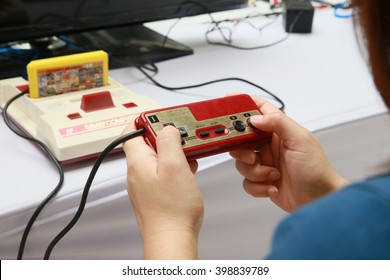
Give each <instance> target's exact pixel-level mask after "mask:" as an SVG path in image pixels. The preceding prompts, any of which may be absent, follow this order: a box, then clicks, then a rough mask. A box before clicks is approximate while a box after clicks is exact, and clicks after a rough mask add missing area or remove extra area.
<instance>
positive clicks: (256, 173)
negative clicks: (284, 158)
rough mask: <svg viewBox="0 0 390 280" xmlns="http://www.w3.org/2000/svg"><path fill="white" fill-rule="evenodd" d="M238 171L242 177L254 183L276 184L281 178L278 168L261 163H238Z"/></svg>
mask: <svg viewBox="0 0 390 280" xmlns="http://www.w3.org/2000/svg"><path fill="white" fill-rule="evenodd" d="M236 169H237V171H238V172H239V173H240V174H241V175H242V176H244V177H245V178H246V179H248V180H250V181H253V182H274V181H276V180H278V179H279V178H280V173H279V171H278V170H277V169H276V168H273V167H270V166H265V165H261V164H260V163H256V164H253V165H247V164H245V163H242V162H240V161H236Z"/></svg>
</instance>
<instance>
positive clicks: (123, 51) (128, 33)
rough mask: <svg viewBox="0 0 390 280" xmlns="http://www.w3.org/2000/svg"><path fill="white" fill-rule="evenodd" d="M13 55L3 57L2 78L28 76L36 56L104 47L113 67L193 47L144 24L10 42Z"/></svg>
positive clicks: (179, 53) (171, 55)
mask: <svg viewBox="0 0 390 280" xmlns="http://www.w3.org/2000/svg"><path fill="white" fill-rule="evenodd" d="M11 47H12V49H13V53H12V54H8V55H6V56H0V79H5V78H10V77H16V76H21V77H24V78H27V75H26V65H27V64H28V63H29V62H30V61H31V60H33V59H40V58H48V57H55V56H61V55H68V54H75V53H80V52H85V51H92V50H104V51H106V52H108V53H109V54H110V60H109V67H110V69H116V68H123V67H127V66H140V65H144V64H150V63H156V62H160V61H164V60H167V59H172V58H176V57H181V56H185V55H189V54H193V50H192V49H191V48H189V47H187V46H185V45H183V44H181V43H178V42H176V41H174V40H172V39H169V38H167V37H165V36H163V35H161V34H160V33H157V32H155V31H153V30H151V29H149V28H147V27H145V26H143V25H131V26H121V27H115V28H110V29H102V30H96V31H88V32H80V33H75V34H69V35H63V36H58V37H48V38H41V39H39V40H30V41H28V42H18V43H15V44H13V45H11Z"/></svg>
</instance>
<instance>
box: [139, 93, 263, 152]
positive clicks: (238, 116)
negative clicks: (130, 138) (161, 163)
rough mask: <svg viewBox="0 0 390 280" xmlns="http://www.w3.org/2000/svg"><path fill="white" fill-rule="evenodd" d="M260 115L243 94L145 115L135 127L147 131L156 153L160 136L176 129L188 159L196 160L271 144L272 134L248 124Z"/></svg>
mask: <svg viewBox="0 0 390 280" xmlns="http://www.w3.org/2000/svg"><path fill="white" fill-rule="evenodd" d="M259 114H261V112H260V111H259V108H258V106H257V105H256V103H255V102H254V101H253V99H252V98H251V97H250V96H249V95H246V94H240V95H233V96H227V97H223V98H217V99H212V100H206V101H201V102H195V103H189V104H185V105H180V106H174V107H167V108H161V109H156V110H152V111H147V112H143V113H141V115H140V116H139V117H138V118H137V119H136V120H135V125H136V127H137V128H138V129H140V128H142V127H144V128H145V129H146V133H145V135H144V139H145V141H146V143H147V144H148V145H149V146H151V147H152V148H153V149H154V150H156V137H157V133H158V132H159V131H160V130H162V129H163V128H164V126H167V125H173V126H175V127H176V128H177V129H178V130H179V131H180V134H181V137H182V146H183V150H184V153H185V155H186V157H187V159H189V160H193V159H198V158H202V157H206V156H211V155H214V154H219V153H223V152H227V151H231V150H234V149H238V148H251V149H256V148H257V147H258V146H260V145H262V144H263V143H265V142H268V141H270V139H271V133H269V132H265V131H261V130H258V129H256V128H253V127H251V126H250V124H249V123H248V119H249V118H250V117H251V116H253V115H259Z"/></svg>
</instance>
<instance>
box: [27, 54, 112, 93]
mask: <svg viewBox="0 0 390 280" xmlns="http://www.w3.org/2000/svg"><path fill="white" fill-rule="evenodd" d="M27 74H28V81H29V84H30V87H29V88H30V98H40V97H47V96H53V95H58V94H63V93H70V92H75V91H80V90H85V89H91V88H97V87H101V86H106V85H108V55H107V53H106V52H104V51H92V52H86V53H80V54H73V55H66V56H60V57H54V58H46V59H39V60H34V61H31V62H30V63H29V64H28V65H27Z"/></svg>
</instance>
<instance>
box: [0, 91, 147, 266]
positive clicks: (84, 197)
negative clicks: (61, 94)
mask: <svg viewBox="0 0 390 280" xmlns="http://www.w3.org/2000/svg"><path fill="white" fill-rule="evenodd" d="M28 92H29V91H28V89H27V90H24V91H22V92H21V93H19V94H17V95H15V96H14V97H12V98H11V99H10V100H9V101H8V102H7V103H6V104H5V106H4V108H3V111H2V115H3V118H4V122H5V124H6V125H7V126H8V128H9V129H10V130H11V131H13V132H14V133H15V134H16V135H18V136H20V137H22V138H24V139H26V140H28V141H31V142H34V143H36V144H38V145H39V146H40V147H41V148H43V150H44V151H45V152H46V153H47V154H48V155H49V157H50V159H51V161H52V162H53V164H54V165H55V166H56V168H57V169H58V172H59V174H60V179H59V182H58V184H57V186H56V187H55V188H54V189H53V191H52V192H51V193H50V194H49V195H48V196H47V197H46V198H45V199H44V200H43V201H42V202H41V203H40V204H39V206H38V207H37V208H36V209H35V211H34V213H33V215H32V216H31V218H30V220H29V221H28V223H27V226H26V228H25V230H24V232H23V236H22V239H21V242H20V245H19V251H18V256H17V259H18V260H21V259H22V258H23V253H24V248H25V245H26V241H27V237H28V234H29V233H30V230H31V228H32V226H33V224H34V222H35V221H36V219H37V217H38V216H39V214H40V213H41V211H42V209H43V208H44V207H45V206H46V204H47V203H48V202H49V201H50V200H51V199H52V198H53V197H54V196H55V195H56V194H57V193H58V192H59V190H60V189H61V187H62V186H63V182H64V170H63V168H62V166H61V164H60V163H59V161H58V160H57V159H56V157H55V156H54V154H53V152H52V151H51V150H50V148H49V147H48V146H47V145H46V144H45V143H43V142H41V141H39V140H37V139H35V138H33V137H30V136H27V135H26V134H24V133H23V132H22V131H21V130H20V129H18V128H16V127H15V126H14V125H13V124H12V122H11V121H10V119H9V117H8V108H9V106H10V105H11V104H12V103H13V102H14V101H15V100H17V99H18V98H20V97H22V96H24V95H25V94H27V93H28ZM144 133H145V128H141V129H138V130H136V131H134V132H131V133H128V134H125V135H123V136H121V137H119V138H117V139H116V140H114V141H113V142H111V144H109V145H108V146H107V147H106V148H105V149H104V150H103V151H102V152H101V154H100V155H99V157H98V158H97V159H96V161H95V163H94V165H93V167H92V169H91V171H90V173H89V176H88V179H87V182H86V184H85V186H84V190H83V193H82V197H81V201H80V204H79V208H78V210H77V212H76V214H75V215H74V217H73V218H72V220H71V221H70V222H69V223H68V225H67V226H66V227H65V228H64V229H63V230H62V231H61V232H60V233H59V234H58V235H57V236H56V237H55V238H54V239H53V240H52V241H51V243H50V244H49V246H48V247H47V249H46V252H45V255H44V259H45V260H48V259H49V258H50V254H51V252H52V250H53V248H54V247H55V246H56V244H57V243H58V242H59V241H60V240H61V239H62V238H63V237H64V236H65V235H66V234H67V233H68V232H69V231H70V230H71V229H72V227H73V226H74V225H75V224H76V223H77V221H78V220H79V218H80V217H81V214H82V213H83V211H84V208H85V205H86V202H87V198H88V194H89V190H90V188H91V185H92V182H93V179H94V178H95V175H96V173H97V171H98V169H99V167H100V165H101V163H102V162H103V160H104V158H105V157H106V156H107V155H108V154H109V153H110V152H111V151H112V150H113V149H114V148H115V147H117V146H118V145H120V144H122V143H123V142H126V141H127V140H130V139H132V138H135V137H137V136H140V135H143V134H144Z"/></svg>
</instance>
